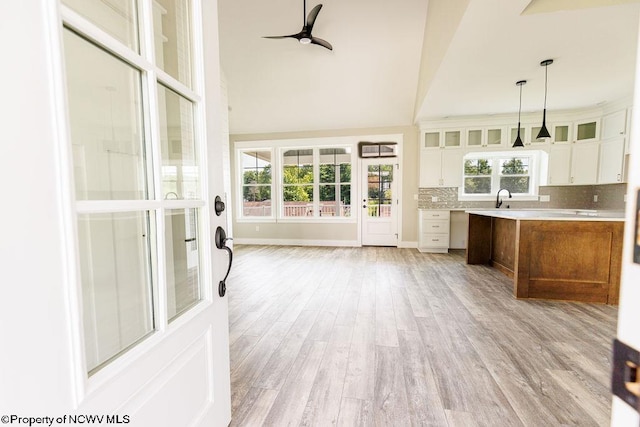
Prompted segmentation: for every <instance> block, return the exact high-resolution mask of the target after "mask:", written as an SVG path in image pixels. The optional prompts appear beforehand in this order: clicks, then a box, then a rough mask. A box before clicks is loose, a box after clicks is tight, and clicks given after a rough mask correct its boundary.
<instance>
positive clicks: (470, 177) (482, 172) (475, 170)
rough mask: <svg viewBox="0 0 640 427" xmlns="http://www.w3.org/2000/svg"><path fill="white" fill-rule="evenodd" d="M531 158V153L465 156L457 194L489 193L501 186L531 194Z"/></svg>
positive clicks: (511, 190)
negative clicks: (462, 184) (461, 187)
mask: <svg viewBox="0 0 640 427" xmlns="http://www.w3.org/2000/svg"><path fill="white" fill-rule="evenodd" d="M534 157H535V154H531V155H520V156H517V157H515V156H514V157H511V156H509V155H505V154H504V153H496V154H493V155H491V154H484V155H478V153H476V154H475V155H473V154H470V155H468V156H465V158H464V160H463V161H464V164H463V166H464V171H463V174H464V176H463V178H464V187H463V189H462V190H463V191H462V192H461V194H462V195H468V196H482V195H492V194H496V192H497V191H498V190H499V189H501V188H504V189H507V190H509V191H510V192H511V193H512V194H514V195H520V196H532V195H534V193H535V191H536V188H534V168H533V164H534V163H533V159H534Z"/></svg>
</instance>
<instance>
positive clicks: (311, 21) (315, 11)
mask: <svg viewBox="0 0 640 427" xmlns="http://www.w3.org/2000/svg"><path fill="white" fill-rule="evenodd" d="M320 9H322V4H319V5H317V6H316V7H314V8H313V9H311V12H309V16H308V17H307V25H306V27H307V30H308V31H309V32H311V30H313V24H315V23H316V18H317V17H318V13H320Z"/></svg>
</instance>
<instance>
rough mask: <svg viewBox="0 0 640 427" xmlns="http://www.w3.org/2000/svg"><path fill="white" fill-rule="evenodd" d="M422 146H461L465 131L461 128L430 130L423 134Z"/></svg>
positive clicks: (430, 147) (428, 147)
mask: <svg viewBox="0 0 640 427" xmlns="http://www.w3.org/2000/svg"><path fill="white" fill-rule="evenodd" d="M422 135H423V136H422V148H426V149H432V148H460V147H462V145H463V141H462V139H463V137H464V132H463V131H462V130H460V129H451V130H443V131H440V130H428V131H425V132H423V134H422Z"/></svg>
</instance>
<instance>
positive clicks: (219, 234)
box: [215, 226, 233, 297]
mask: <svg viewBox="0 0 640 427" xmlns="http://www.w3.org/2000/svg"><path fill="white" fill-rule="evenodd" d="M228 240H233V239H232V238H231V237H227V233H225V231H224V228H222V227H220V226H218V228H216V235H215V243H216V248H218V249H223V250H225V251H227V253H228V254H229V266H228V267H227V273H226V274H225V275H224V279H222V280H221V281H220V283H218V295H220V297H223V296H224V295H225V294H226V293H227V283H226V282H227V277H229V273H230V272H231V264H233V251H232V250H231V248H230V247H229V246H227V241H228Z"/></svg>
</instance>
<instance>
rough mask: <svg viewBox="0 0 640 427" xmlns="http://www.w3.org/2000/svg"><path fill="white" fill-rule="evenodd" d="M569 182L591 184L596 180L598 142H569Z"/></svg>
mask: <svg viewBox="0 0 640 427" xmlns="http://www.w3.org/2000/svg"><path fill="white" fill-rule="evenodd" d="M571 145H572V148H571V183H572V184H575V185H591V184H596V183H597V181H598V156H599V154H600V153H599V151H600V150H599V148H600V147H599V145H600V144H599V143H598V142H577V143H575V144H571Z"/></svg>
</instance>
